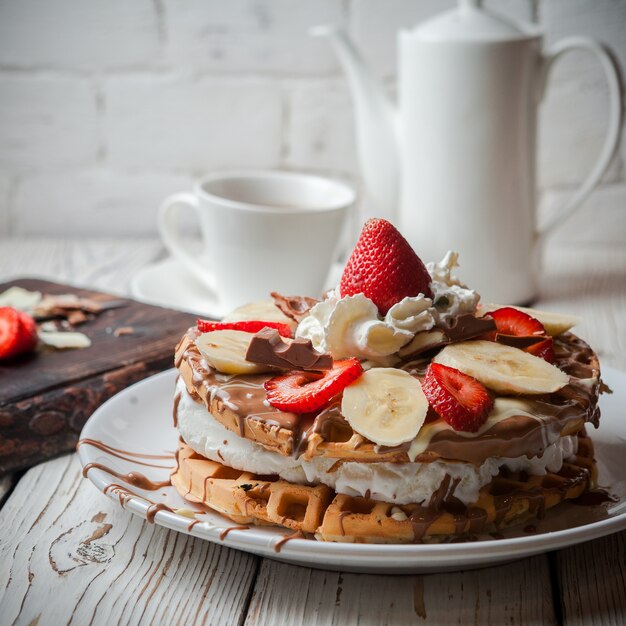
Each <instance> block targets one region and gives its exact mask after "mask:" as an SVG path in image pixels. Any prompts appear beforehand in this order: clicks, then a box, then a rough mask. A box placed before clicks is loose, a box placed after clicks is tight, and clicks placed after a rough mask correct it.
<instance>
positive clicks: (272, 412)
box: [177, 329, 600, 465]
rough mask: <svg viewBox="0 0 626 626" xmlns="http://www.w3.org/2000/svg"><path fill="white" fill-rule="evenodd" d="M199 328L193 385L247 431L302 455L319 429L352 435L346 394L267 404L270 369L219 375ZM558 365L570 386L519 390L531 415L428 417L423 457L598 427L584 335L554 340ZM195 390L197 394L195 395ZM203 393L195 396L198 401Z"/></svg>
mask: <svg viewBox="0 0 626 626" xmlns="http://www.w3.org/2000/svg"><path fill="white" fill-rule="evenodd" d="M195 332H196V331H194V329H191V330H190V331H189V335H188V337H189V339H191V343H190V344H189V346H188V347H187V349H186V350H184V351H183V353H182V354H180V355H179V359H177V360H178V361H179V363H180V362H181V361H182V359H186V360H187V361H188V362H189V365H190V367H191V370H192V372H193V381H192V383H193V386H194V388H195V389H196V390H200V388H201V387H202V386H204V388H205V389H204V390H205V392H206V393H205V395H207V396H211V397H216V398H218V399H219V400H220V401H221V403H220V406H222V407H227V408H228V409H230V410H231V411H232V412H233V413H234V414H235V415H236V416H237V419H238V420H239V426H240V434H241V435H242V436H243V435H244V432H245V429H244V425H245V422H246V420H258V421H260V422H263V423H264V424H266V425H267V426H269V427H271V428H279V429H280V428H283V429H285V430H286V431H287V432H288V435H289V437H290V439H291V442H292V444H291V447H290V448H289V450H290V451H291V453H293V454H295V455H296V456H297V455H299V454H301V453H302V452H304V450H306V447H307V442H308V439H309V438H310V437H311V435H313V434H319V435H320V436H321V437H322V438H324V439H326V440H329V441H347V440H348V439H350V437H351V435H352V429H351V428H350V426H349V424H348V423H347V421H346V420H345V418H344V417H343V415H342V414H341V405H340V400H336V401H335V402H333V403H331V404H330V405H329V406H328V407H326V408H325V409H323V410H322V411H320V412H319V413H318V414H316V415H311V414H308V415H307V414H305V415H296V414H294V413H286V412H282V411H279V410H278V409H275V408H273V407H271V406H269V405H268V404H267V402H266V392H265V389H264V387H263V383H264V382H265V381H266V380H268V379H269V378H271V377H272V374H268V375H263V374H261V375H246V376H225V375H222V374H218V373H217V372H216V371H215V370H213V369H212V368H211V367H210V366H209V365H208V364H207V362H206V360H204V359H203V358H202V356H201V355H200V353H199V351H198V350H197V348H196V347H195V345H194V343H193V339H195V336H196V334H195ZM554 351H555V365H556V366H557V367H559V368H560V369H561V370H563V371H564V372H566V373H567V374H569V375H570V376H571V379H570V382H569V384H568V385H566V386H565V387H563V388H562V389H560V390H559V391H557V392H555V393H552V394H545V395H535V396H519V397H518V398H517V399H519V400H521V401H523V403H524V406H525V411H524V412H527V413H530V415H524V414H520V415H517V414H513V415H510V416H508V417H506V418H504V419H502V420H501V421H496V422H495V423H493V425H491V426H490V427H489V428H488V429H487V430H485V431H484V432H480V433H477V434H472V435H469V436H468V434H467V433H459V432H457V431H455V430H453V429H452V428H451V427H449V426H448V425H447V424H445V423H444V422H443V420H441V419H439V418H435V419H433V416H432V415H431V419H430V420H428V421H427V423H426V424H425V426H424V427H423V430H424V432H426V431H428V432H429V433H432V436H431V437H430V438H429V439H428V440H427V441H426V445H425V447H424V449H423V450H422V451H421V452H420V453H419V454H418V455H417V456H416V457H415V461H416V462H430V461H434V460H436V459H438V458H442V459H446V460H450V461H463V462H468V463H473V464H475V465H480V464H482V463H483V462H484V460H485V459H486V458H489V457H502V456H505V457H517V456H521V455H528V456H537V455H541V454H542V453H543V450H544V449H545V448H546V446H547V445H549V444H550V443H552V442H553V441H555V440H556V439H557V437H558V436H559V434H560V433H561V432H562V431H563V430H564V429H565V428H566V427H568V425H571V432H577V431H578V430H579V429H580V426H581V425H582V424H583V423H584V422H585V421H586V422H591V423H593V424H594V425H596V426H597V424H598V420H599V415H600V413H599V409H598V407H597V396H598V389H599V384H600V383H599V372H598V371H597V369H595V365H594V363H595V362H596V361H595V355H594V353H593V352H592V350H591V348H590V347H589V346H588V345H587V344H586V343H585V342H584V341H582V340H581V339H579V338H578V337H576V336H575V335H572V334H571V333H566V334H564V335H561V336H559V337H555V338H554ZM429 362H430V359H422V360H418V361H411V362H408V363H405V364H404V365H403V366H402V368H403V369H405V370H406V371H408V372H409V373H410V374H412V375H413V376H416V377H417V378H421V377H423V375H424V374H425V371H426V368H427V366H428V363H429ZM192 395H194V394H192ZM198 396H199V394H198V393H196V394H195V397H196V399H198ZM409 447H410V443H406V444H402V445H400V446H396V447H394V448H386V447H384V446H377V447H376V448H375V451H376V452H378V453H381V454H383V453H386V452H391V451H393V452H397V451H401V452H405V453H406V456H405V461H406V460H408V451H409Z"/></svg>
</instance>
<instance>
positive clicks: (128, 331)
mask: <svg viewBox="0 0 626 626" xmlns="http://www.w3.org/2000/svg"><path fill="white" fill-rule="evenodd" d="M113 334H114V335H115V336H116V337H124V336H126V335H134V334H135V329H134V328H133V327H132V326H118V327H117V328H116V329H115V330H114V331H113Z"/></svg>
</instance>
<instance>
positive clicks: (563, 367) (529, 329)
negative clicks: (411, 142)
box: [172, 220, 600, 543]
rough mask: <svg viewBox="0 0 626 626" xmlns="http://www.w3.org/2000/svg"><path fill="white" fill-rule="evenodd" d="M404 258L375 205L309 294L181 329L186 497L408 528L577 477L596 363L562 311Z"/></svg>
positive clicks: (538, 504)
mask: <svg viewBox="0 0 626 626" xmlns="http://www.w3.org/2000/svg"><path fill="white" fill-rule="evenodd" d="M398 242H400V243H398ZM381 249H383V250H386V251H387V252H388V254H387V256H386V257H385V263H384V268H383V269H382V270H381V271H382V272H384V273H383V274H382V275H376V271H372V268H374V270H375V269H376V259H377V258H378V256H377V255H379V252H380V250H381ZM398 250H399V252H398ZM390 251H391V252H390ZM389 253H391V254H392V255H394V256H395V257H396V258H395V261H396V262H395V263H390V262H389V261H390V258H389ZM364 258H365V259H366V260H367V261H368V262H369V263H370V265H369V266H368V267H369V268H370V269H369V271H368V272H367V273H364V272H359V271H357V270H358V269H359V267H361V266H362V264H363V262H364ZM415 259H417V257H416V255H415V254H414V252H413V251H412V250H410V248H409V247H408V244H406V242H405V241H404V240H403V239H401V236H400V235H399V233H397V231H395V229H393V227H392V226H391V225H389V224H388V223H386V222H383V221H382V220H374V221H372V222H369V223H368V224H367V225H366V227H365V229H364V233H363V235H362V237H361V240H360V241H359V243H358V244H357V248H356V249H355V252H354V253H353V255H352V257H351V259H350V261H349V262H348V265H347V267H346V271H345V272H344V276H343V278H342V283H341V285H340V286H339V288H338V289H337V290H335V291H334V292H332V293H330V294H328V295H327V297H326V298H325V299H324V300H323V301H321V302H316V301H314V300H312V299H310V298H297V297H296V298H282V297H278V296H275V299H274V303H271V302H267V303H254V304H252V305H247V306H245V307H242V308H241V309H239V310H238V311H236V312H234V313H233V314H231V315H230V316H227V318H225V319H224V320H223V321H222V322H221V323H208V322H202V321H199V323H198V326H197V327H194V328H191V329H189V331H187V333H186V334H185V336H184V337H183V338H182V340H181V342H180V343H179V345H178V347H177V349H176V366H177V368H178V370H179V373H180V376H179V380H178V383H177V390H176V400H175V407H174V417H175V422H176V423H177V426H178V429H179V432H180V435H181V441H180V448H179V453H178V466H177V469H176V471H175V472H174V474H173V476H172V484H173V485H174V486H175V487H176V488H177V489H178V491H179V492H180V493H181V494H182V495H183V496H184V497H185V498H187V499H188V500H190V501H192V502H199V503H203V504H205V505H207V506H209V507H211V508H213V509H215V510H216V511H218V512H220V513H222V514H223V515H225V516H227V517H228V518H230V519H232V520H233V521H235V522H237V523H239V524H275V525H279V526H284V527H287V528H290V529H293V530H300V531H302V532H304V533H310V534H312V535H315V537H316V538H317V539H320V540H325V541H348V542H371V543H374V542H379V543H383V542H385V543H406V542H416V541H440V540H448V539H450V538H452V537H460V536H463V535H468V534H469V535H474V534H479V533H482V532H487V531H493V530H494V529H496V528H499V527H502V526H505V525H510V524H512V523H517V522H521V521H524V520H527V519H528V518H529V517H534V516H539V517H541V516H542V515H543V512H544V511H545V510H546V509H547V508H550V507H553V506H555V505H557V504H559V503H560V502H562V501H563V500H564V499H569V498H576V497H578V496H580V495H581V494H582V493H583V492H584V491H585V490H587V489H589V488H590V487H591V486H592V485H593V482H594V471H595V470H594V463H593V446H592V444H591V440H590V439H589V438H588V437H587V435H586V433H585V424H586V422H592V423H594V424H596V425H597V422H598V419H599V412H598V409H597V397H598V394H599V388H600V379H599V365H598V361H597V358H596V356H595V354H594V353H593V351H592V350H591V348H589V346H587V345H586V344H585V343H584V342H583V341H582V340H580V339H578V338H577V337H576V336H574V335H573V334H571V333H570V332H568V331H569V328H570V327H571V325H572V323H573V322H574V320H573V319H572V318H570V317H569V316H560V315H556V316H555V315H554V314H550V315H546V314H542V313H539V312H531V313H530V314H529V313H528V312H522V311H519V310H517V309H512V308H510V307H493V308H492V310H490V309H489V307H482V308H479V307H477V306H476V305H477V303H478V298H477V297H476V295H475V292H472V291H471V290H468V289H467V288H465V287H464V286H463V285H461V284H460V283H459V282H458V281H457V280H456V279H455V278H453V277H452V276H451V274H450V270H451V268H452V267H453V265H454V261H455V256H454V255H447V257H446V259H444V261H443V262H442V263H441V264H433V265H429V266H428V268H426V267H424V266H423V264H421V261H419V259H417V261H419V265H417V264H416V261H415ZM390 265H391V266H392V267H394V268H400V271H399V273H397V272H396V273H395V274H392V275H391V276H390V275H389V269H388V268H389V266H390ZM407 267H408V268H409V271H404V269H406V268H407ZM403 268H404V269H403ZM364 276H365V279H364V278H363V277H364ZM407 276H408V278H407ZM357 278H358V280H357ZM368 281H370V282H368ZM381 284H382V285H383V286H384V288H383V289H381ZM542 322H543V323H542ZM294 335H295V338H294Z"/></svg>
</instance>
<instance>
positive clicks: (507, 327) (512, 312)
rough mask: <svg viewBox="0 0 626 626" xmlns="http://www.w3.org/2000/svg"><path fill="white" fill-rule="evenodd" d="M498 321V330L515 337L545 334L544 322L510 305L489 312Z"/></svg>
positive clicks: (502, 333)
mask: <svg viewBox="0 0 626 626" xmlns="http://www.w3.org/2000/svg"><path fill="white" fill-rule="evenodd" d="M487 315H489V317H491V318H493V321H494V322H495V323H496V332H497V333H500V334H501V335H513V336H514V337H531V336H535V337H537V336H545V335H546V329H545V328H544V327H543V324H542V323H541V322H540V321H539V320H537V319H535V318H534V317H531V316H530V315H528V314H527V313H524V312H523V311H518V310H517V309H514V308H513V307H510V306H505V307H502V308H501V309H497V310H495V311H491V312H490V313H487Z"/></svg>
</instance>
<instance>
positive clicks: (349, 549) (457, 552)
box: [78, 368, 626, 574]
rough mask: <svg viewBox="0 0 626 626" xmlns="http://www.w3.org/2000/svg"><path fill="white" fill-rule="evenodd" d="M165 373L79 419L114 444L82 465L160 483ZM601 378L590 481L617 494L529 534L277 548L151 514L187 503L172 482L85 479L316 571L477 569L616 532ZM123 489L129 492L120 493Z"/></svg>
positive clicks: (617, 461) (86, 432) (611, 410)
mask: <svg viewBox="0 0 626 626" xmlns="http://www.w3.org/2000/svg"><path fill="white" fill-rule="evenodd" d="M175 378H176V370H168V371H166V372H162V373H161V374H157V375H156V376H152V377H150V378H147V379H146V380H143V381H141V382H139V383H137V384H135V385H132V386H131V387H129V388H128V389H126V390H124V391H122V392H121V393H119V394H117V395H116V396H114V397H113V398H111V399H110V400H109V401H107V402H106V403H105V404H103V405H102V406H101V407H100V408H99V409H98V410H97V411H96V412H95V413H94V414H93V415H92V416H91V418H90V419H89V421H88V422H87V424H86V425H85V427H84V429H83V432H82V433H81V438H83V439H84V438H88V439H92V440H97V441H101V442H103V443H104V444H106V445H108V446H110V447H112V448H115V449H117V450H118V452H116V455H117V456H114V455H112V454H110V453H109V452H106V451H103V450H101V449H100V448H98V447H95V446H93V445H91V444H83V445H80V446H79V451H78V452H79V455H80V460H81V462H82V464H83V466H84V465H86V464H87V463H100V464H102V465H104V466H106V467H107V468H111V469H113V470H115V471H117V472H119V473H121V474H126V473H128V472H131V471H134V472H140V473H142V474H144V475H146V476H147V477H149V478H150V479H152V480H154V481H163V480H167V478H168V476H169V471H170V469H169V468H170V467H172V466H173V464H174V451H175V450H176V447H177V440H178V434H177V431H176V430H175V428H174V426H173V424H172V404H173V393H174V383H175ZM603 379H604V380H605V382H606V383H607V384H608V385H609V386H610V387H611V388H612V389H613V391H614V393H613V395H603V396H602V398H601V407H602V420H601V426H600V428H599V429H598V430H593V428H592V433H591V435H592V438H593V440H594V443H595V446H596V458H597V459H598V470H599V477H600V483H601V484H602V485H604V486H606V487H608V488H609V489H610V491H611V493H613V494H616V495H617V496H618V498H619V499H618V501H617V502H615V503H611V504H609V505H608V506H607V505H602V506H598V507H585V506H577V505H574V504H570V503H564V504H563V505H561V506H559V507H556V508H557V509H558V510H559V512H558V514H556V512H554V511H548V514H547V515H546V518H545V519H544V520H542V521H541V522H537V523H536V524H535V526H536V528H537V532H535V533H534V534H532V535H529V534H524V531H523V530H518V531H517V532H518V535H521V536H507V537H506V538H502V539H497V540H496V539H492V538H489V537H488V538H486V539H485V540H478V541H474V542H466V543H448V544H430V545H429V544H411V545H367V544H348V543H325V542H319V541H315V540H311V539H292V540H290V541H287V542H286V543H284V544H283V545H282V546H281V545H280V543H278V542H280V540H281V539H283V538H284V537H285V536H287V535H289V534H290V533H289V532H288V531H286V530H285V529H281V528H277V527H255V526H252V527H250V528H249V529H245V530H232V531H229V532H228V533H227V534H226V536H224V531H225V530H226V529H228V528H233V527H235V526H236V524H234V523H233V522H231V521H230V520H228V519H226V518H224V517H222V516H221V515H219V514H217V513H202V514H199V515H198V516H197V519H198V520H202V521H201V522H197V523H193V521H194V520H192V519H189V518H187V517H184V516H182V515H179V514H177V513H175V512H171V511H169V510H167V509H165V510H158V511H157V512H156V514H154V513H155V511H156V510H157V508H158V507H156V506H155V504H164V505H167V507H169V508H170V509H173V510H177V509H180V508H189V507H190V505H189V504H186V503H185V502H184V501H183V499H182V498H181V497H180V496H179V495H178V493H177V492H176V490H175V489H174V488H173V487H169V486H168V487H163V488H160V489H158V490H155V491H145V490H142V489H138V488H135V487H131V486H129V485H128V483H125V482H124V481H123V479H120V478H119V477H117V478H116V477H114V476H112V475H111V474H110V473H108V472H106V471H103V470H101V469H98V468H95V467H92V468H91V469H90V470H89V472H88V477H89V478H90V479H91V481H92V482H93V483H94V484H95V485H96V487H97V488H98V489H99V490H100V491H104V492H105V493H106V494H107V495H108V496H109V497H110V498H112V499H113V500H114V501H115V502H118V503H119V504H121V505H122V506H124V507H125V508H126V509H127V510H129V511H130V512H132V513H134V514H135V515H139V516H140V517H143V518H146V517H152V516H154V519H153V521H154V522H156V523H157V524H160V525H162V526H165V527H167V528H171V529H173V530H177V531H179V532H183V533H189V534H191V535H193V536H196V537H201V538H203V539H208V540H209V541H214V542H216V543H223V544H224V545H226V546H229V547H232V548H237V549H239V550H245V551H247V552H252V553H254V554H259V555H262V556H265V557H271V558H275V559H279V560H281V561H287V562H289V563H296V564H300V565H306V566H309V567H316V568H321V569H334V570H342V571H355V572H378V573H397V574H401V573H410V572H414V573H426V572H438V571H447V570H461V569H469V568H475V567H483V566H486V565H490V564H494V563H502V562H506V561H512V560H514V559H518V558H520V557H525V556H530V555H533V554H538V553H541V552H546V551H548V550H554V549H557V548H563V547H565V546H568V545H571V544H576V543H580V542H581V541H588V540H589V539H595V538H596V537H601V536H603V535H608V534H610V533H613V532H616V531H618V530H621V529H624V528H626V475H625V474H624V471H623V468H624V461H623V460H624V458H625V457H626V419H624V406H626V372H620V371H618V370H614V369H610V368H605V369H604V370H603ZM119 450H122V451H129V452H119ZM149 455H157V456H161V455H162V456H164V458H151V457H150V456H149ZM121 457H123V458H121ZM155 466H159V467H155ZM126 488H127V489H128V490H129V491H131V492H133V493H134V495H129V494H128V493H127V490H126ZM564 517H565V518H566V519H565V521H564ZM277 544H278V545H277ZM277 549H280V551H277Z"/></svg>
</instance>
